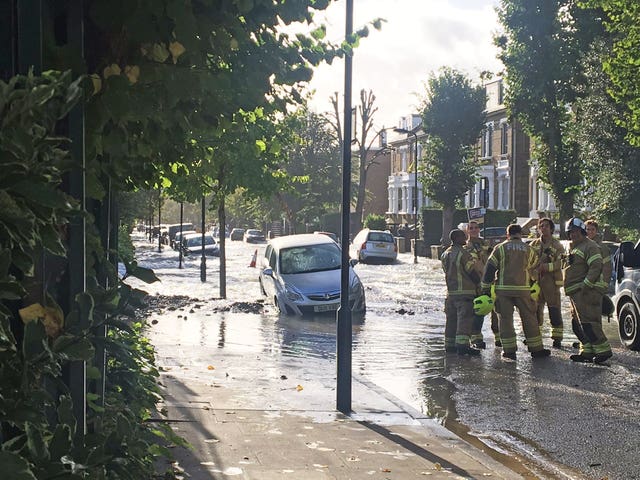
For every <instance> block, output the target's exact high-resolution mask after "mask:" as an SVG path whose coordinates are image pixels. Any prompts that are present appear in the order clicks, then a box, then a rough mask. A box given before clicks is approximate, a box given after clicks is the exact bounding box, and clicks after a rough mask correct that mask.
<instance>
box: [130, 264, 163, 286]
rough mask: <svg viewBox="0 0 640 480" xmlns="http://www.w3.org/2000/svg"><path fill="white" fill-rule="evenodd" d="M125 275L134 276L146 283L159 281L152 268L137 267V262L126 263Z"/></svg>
mask: <svg viewBox="0 0 640 480" xmlns="http://www.w3.org/2000/svg"><path fill="white" fill-rule="evenodd" d="M125 266H126V269H127V275H128V276H131V277H136V278H139V279H140V280H142V281H143V282H146V283H153V282H159V281H160V279H159V278H158V277H156V274H155V273H153V270H151V269H150V268H144V267H139V266H138V263H137V262H131V263H126V262H125Z"/></svg>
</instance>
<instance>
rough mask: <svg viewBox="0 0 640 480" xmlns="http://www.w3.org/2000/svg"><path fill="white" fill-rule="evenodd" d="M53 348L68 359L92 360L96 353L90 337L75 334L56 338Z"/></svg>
mask: <svg viewBox="0 0 640 480" xmlns="http://www.w3.org/2000/svg"><path fill="white" fill-rule="evenodd" d="M31 323H33V322H31ZM52 350H53V351H54V352H55V353H57V354H58V355H60V356H62V357H63V358H65V359H67V360H91V359H92V358H93V356H94V354H95V349H94V347H93V344H92V343H91V342H90V341H89V340H88V339H86V338H81V337H76V336H73V335H61V336H60V337H58V338H56V339H55V341H54V342H53V348H52Z"/></svg>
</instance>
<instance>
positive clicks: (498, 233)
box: [480, 227, 507, 246]
mask: <svg viewBox="0 0 640 480" xmlns="http://www.w3.org/2000/svg"><path fill="white" fill-rule="evenodd" d="M480 236H481V237H482V238H484V239H485V240H487V241H488V242H489V243H490V244H491V246H495V245H497V244H499V243H501V242H504V241H505V240H506V239H507V227H484V228H483V229H482V230H480Z"/></svg>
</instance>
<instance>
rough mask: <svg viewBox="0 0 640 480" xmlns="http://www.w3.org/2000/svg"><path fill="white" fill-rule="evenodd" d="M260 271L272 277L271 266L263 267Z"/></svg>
mask: <svg viewBox="0 0 640 480" xmlns="http://www.w3.org/2000/svg"><path fill="white" fill-rule="evenodd" d="M262 273H263V274H264V275H266V276H267V277H273V269H272V268H271V267H269V268H265V269H264V270H263V271H262Z"/></svg>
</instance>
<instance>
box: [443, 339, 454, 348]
mask: <svg viewBox="0 0 640 480" xmlns="http://www.w3.org/2000/svg"><path fill="white" fill-rule="evenodd" d="M444 346H445V347H455V346H456V339H455V338H451V337H444Z"/></svg>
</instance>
